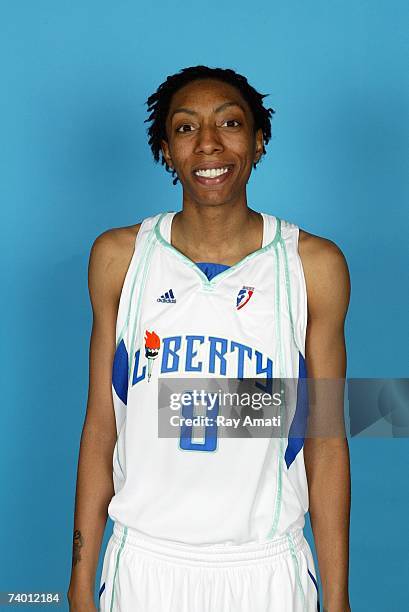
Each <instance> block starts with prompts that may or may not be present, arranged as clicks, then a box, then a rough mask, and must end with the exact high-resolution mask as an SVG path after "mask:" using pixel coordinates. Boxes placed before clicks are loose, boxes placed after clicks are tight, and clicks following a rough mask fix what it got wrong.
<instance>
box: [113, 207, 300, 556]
mask: <svg viewBox="0 0 409 612" xmlns="http://www.w3.org/2000/svg"><path fill="white" fill-rule="evenodd" d="M175 214H176V213H175V212H173V211H172V212H164V213H161V214H157V215H154V216H151V217H148V218H146V219H144V221H143V222H142V224H141V227H140V230H139V232H138V235H137V238H136V242H135V250H134V253H133V256H132V259H131V262H130V265H129V268H128V271H127V274H126V277H125V281H124V285H123V288H122V293H121V296H120V302H119V309H118V318H117V326H116V340H117V348H116V353H115V358H114V364H113V372H112V393H113V402H114V409H115V418H116V426H117V432H118V438H117V442H116V445H115V449H114V454H113V478H114V489H115V495H114V497H113V498H112V500H111V502H110V504H109V507H108V514H109V516H110V518H111V519H112V520H113V521H119V522H120V523H122V524H123V525H126V526H128V527H131V528H133V529H136V530H138V531H140V532H141V533H144V534H147V535H149V536H151V537H156V538H161V539H165V540H169V541H172V542H181V543H187V544H197V545H203V546H204V545H212V544H213V545H215V544H216V545H217V544H220V545H224V544H226V545H227V544H242V543H249V542H263V541H267V540H271V539H274V538H277V537H279V536H282V535H283V534H285V533H286V532H288V531H289V530H292V529H294V528H297V527H298V528H303V526H304V515H305V513H306V512H307V510H308V488H307V479H306V473H305V464H304V455H303V442H304V438H291V439H288V438H285V437H258V438H252V439H251V438H244V437H240V438H237V437H236V438H234V437H221V438H220V439H218V440H217V445H216V446H214V445H213V446H212V445H208V444H207V445H206V444H205V443H203V444H200V443H193V442H192V443H191V444H190V442H189V440H187V441H186V438H185V439H184V441H183V443H182V440H181V438H180V437H178V436H176V435H175V436H174V437H167V438H163V437H159V436H158V382H159V381H158V379H159V378H161V379H163V378H172V377H173V378H175V377H179V378H189V377H195V378H209V377H217V378H218V379H223V378H236V379H237V378H240V379H242V378H273V377H287V378H300V379H301V378H305V377H306V370H305V359H304V358H305V335H306V325H307V296H306V286H305V279H304V274H303V269H302V264H301V260H300V257H299V254H298V236H299V228H298V226H296V225H294V224H292V223H290V222H287V221H285V220H283V219H279V218H277V217H275V216H273V215H269V214H266V213H261V214H262V216H263V222H264V232H263V243H262V247H261V248H260V249H259V250H257V251H255V252H253V253H251V254H249V255H247V256H246V257H245V258H244V259H242V260H241V261H239V262H238V263H236V264H235V265H233V266H231V267H229V268H227V269H225V270H224V271H223V272H221V273H219V274H217V275H216V276H215V277H214V278H212V279H211V280H208V278H207V277H206V275H205V274H204V272H202V270H201V269H200V268H199V267H198V266H197V264H196V263H194V262H193V261H191V260H190V259H188V258H187V257H185V256H184V255H183V254H182V253H181V252H180V251H178V250H177V249H176V248H174V247H173V246H172V245H171V224H172V219H173V217H174V215H175ZM306 410H308V407H307V408H306V406H305V405H302V403H300V402H299V401H298V400H297V406H296V407H295V413H294V419H295V420H296V419H299V418H300V417H301V418H303V417H305V414H306Z"/></svg>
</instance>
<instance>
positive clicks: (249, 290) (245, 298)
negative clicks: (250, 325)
mask: <svg viewBox="0 0 409 612" xmlns="http://www.w3.org/2000/svg"><path fill="white" fill-rule="evenodd" d="M253 293H254V287H246V286H245V285H243V287H242V288H241V289H240V291H239V292H238V294H237V298H236V310H240V308H243V306H245V305H246V304H247V302H249V301H250V298H251V296H252V295H253Z"/></svg>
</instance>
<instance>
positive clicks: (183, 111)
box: [170, 102, 245, 119]
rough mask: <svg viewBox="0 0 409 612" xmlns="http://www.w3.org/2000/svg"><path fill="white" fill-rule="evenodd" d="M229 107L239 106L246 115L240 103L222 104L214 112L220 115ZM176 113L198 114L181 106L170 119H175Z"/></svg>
mask: <svg viewBox="0 0 409 612" xmlns="http://www.w3.org/2000/svg"><path fill="white" fill-rule="evenodd" d="M229 106H238V107H239V108H241V110H242V111H243V113H245V110H244V108H243V106H242V105H241V104H239V103H238V102H224V104H221V105H220V106H218V107H217V108H215V109H214V110H213V112H214V113H220V112H221V111H222V110H224V109H225V108H227V107H229ZM176 113H187V114H188V115H197V114H198V113H197V112H196V111H194V110H192V109H191V108H186V107H185V106H181V107H179V108H176V109H175V110H174V111H173V113H172V115H171V117H170V118H171V119H173V117H174V116H175V115H176Z"/></svg>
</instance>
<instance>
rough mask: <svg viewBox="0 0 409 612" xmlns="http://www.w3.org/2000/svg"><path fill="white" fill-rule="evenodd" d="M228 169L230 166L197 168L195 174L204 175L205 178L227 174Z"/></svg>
mask: <svg viewBox="0 0 409 612" xmlns="http://www.w3.org/2000/svg"><path fill="white" fill-rule="evenodd" d="M228 171H229V169H228V168H209V169H208V170H196V171H195V174H196V175H197V176H203V177H205V178H216V176H221V175H222V174H226V172H228Z"/></svg>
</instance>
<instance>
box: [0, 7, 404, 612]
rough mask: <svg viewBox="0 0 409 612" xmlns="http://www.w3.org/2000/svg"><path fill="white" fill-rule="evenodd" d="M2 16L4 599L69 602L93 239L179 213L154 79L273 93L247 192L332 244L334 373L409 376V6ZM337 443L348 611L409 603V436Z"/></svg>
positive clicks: (259, 205)
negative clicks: (341, 325) (344, 267)
mask: <svg viewBox="0 0 409 612" xmlns="http://www.w3.org/2000/svg"><path fill="white" fill-rule="evenodd" d="M0 11H1V13H0V23H1V25H0V28H1V35H0V51H1V54H0V57H1V64H2V66H1V89H2V95H1V102H0V104H1V113H0V121H1V134H2V136H1V143H2V145H1V149H0V168H1V170H0V171H1V183H0V189H1V200H2V215H3V219H4V223H3V224H2V227H3V232H2V247H3V248H2V285H3V315H2V321H3V325H4V336H3V337H4V338H5V340H4V341H3V345H2V346H3V364H2V374H3V385H2V391H3V410H2V427H1V455H2V457H1V459H2V461H1V465H2V483H3V485H2V493H3V502H2V510H1V512H2V524H3V536H2V559H1V571H0V590H6V591H11V590H16V589H19V590H25V591H27V590H32V591H39V590H47V591H50V590H60V591H63V593H64V594H65V592H66V589H67V587H68V581H69V574H70V563H71V542H72V524H73V505H74V494H75V477H76V468H77V465H76V464H77V457H78V447H79V437H80V432H81V427H82V422H83V418H84V413H85V405H86V394H87V384H88V344H89V334H90V327H91V308H90V304H89V300H88V293H87V263H88V256H89V251H90V248H91V244H92V242H93V240H94V239H95V237H96V236H97V235H98V234H100V233H101V232H103V231H104V230H106V229H108V228H111V227H114V226H123V225H129V224H132V223H135V222H137V221H140V220H141V219H142V218H143V217H145V216H148V215H151V214H154V213H157V212H159V211H161V210H178V209H179V208H180V201H181V191H180V185H178V186H177V187H173V186H172V183H171V177H170V175H168V174H167V173H166V172H165V170H164V169H163V168H162V167H160V166H155V165H154V163H153V160H152V158H151V154H150V150H149V148H148V145H147V139H146V135H145V130H146V124H144V123H143V120H144V119H145V118H146V107H145V106H144V102H145V100H146V98H147V97H148V95H149V94H151V93H152V92H153V91H154V90H155V89H156V87H157V86H158V85H159V83H160V82H162V80H163V79H165V78H166V76H167V75H168V74H171V73H174V72H176V71H178V70H179V69H181V68H182V67H184V66H188V65H196V64H199V63H203V64H207V65H210V66H220V67H231V68H233V69H235V70H237V71H239V72H241V73H243V74H245V75H246V76H247V77H248V79H249V81H250V82H251V83H252V84H253V85H254V86H255V87H256V88H257V89H259V91H261V92H262V93H269V94H270V96H269V97H268V98H266V104H268V105H269V106H273V108H275V110H276V115H275V116H274V118H273V137H272V140H271V142H270V144H269V146H268V155H267V157H266V158H265V159H264V160H263V162H262V163H261V165H260V166H259V168H258V169H257V171H256V172H255V173H254V174H253V176H252V178H251V182H250V185H249V190H248V193H249V204H250V206H252V207H253V208H255V209H256V210H264V211H266V212H270V213H273V214H276V215H278V216H281V217H284V218H286V219H288V220H290V221H293V222H295V223H297V224H298V225H300V226H301V227H302V228H304V229H305V230H307V231H309V232H312V233H314V234H318V235H321V236H325V237H327V238H330V239H332V240H334V241H335V242H336V243H337V244H338V245H339V246H340V247H341V249H342V250H343V252H344V253H345V255H346V258H347V260H348V263H349V268H350V273H351V278H352V297H351V306H350V311H349V314H348V318H347V325H346V332H347V342H348V355H349V359H348V374H349V376H358V377H364V376H365V377H389V376H390V377H405V376H408V348H407V347H408V325H407V315H408V306H407V305H408V297H409V295H408V293H409V289H408V287H409V283H408V274H407V271H408V249H407V242H408V240H407V236H408V211H407V208H408V191H409V189H408V178H407V172H408V123H409V122H408V89H409V83H408V79H407V67H408V56H409V54H408V38H407V31H408V20H409V5H408V3H407V2H404V1H403V0H401V1H399V0H395V1H394V2H390V1H388V2H387V1H386V0H377V2H370V1H369V0H367V1H363V0H343V1H342V2H341V1H339V0H333V1H328V0H319V1H312V2H303V1H301V0H294V1H293V2H291V3H289V2H287V3H285V2H277V1H276V0H270V1H267V0H263V1H261V2H257V3H255V2H250V3H248V2H243V1H241V0H238V1H237V2H235V3H220V2H207V3H205V4H203V3H198V4H193V3H191V2H187V1H186V0H185V1H180V0H173V2H165V1H163V0H160V1H156V2H145V3H143V4H142V3H137V2H136V1H134V2H131V1H129V0H121V1H119V2H107V1H106V0H99V1H98V2H96V1H95V0H89V1H88V2H85V3H84V2H80V1H79V0H70V1H68V0H64V1H62V0H59V1H55V0H53V1H51V0H38V1H37V2H30V1H28V0H26V1H16V2H14V3H11V2H4V3H2V7H1V9H0ZM350 449H351V460H352V474H353V479H352V480H353V482H352V486H353V504H352V527H351V579H350V594H351V603H352V609H353V611H354V612H358V611H360V610H362V611H365V612H366V611H368V610H371V611H375V610H376V611H378V610H379V611H384V610H396V611H398V610H399V611H401V610H403V609H407V604H408V574H407V568H408V555H409V553H408V550H409V548H408V544H409V538H408V532H407V515H408V501H409V493H408V476H407V472H408V470H407V466H408V450H409V443H408V440H407V439H401V440H374V439H370V440H359V439H354V440H352V441H351V444H350ZM323 503H325V502H324V501H323ZM110 527H111V525H109V528H108V529H107V532H106V538H105V544H106V541H107V537H108V535H109V533H110ZM307 535H308V537H309V539H310V533H309V532H307ZM310 541H311V539H310ZM104 546H105V545H104ZM100 569H101V566H100V568H99V571H100ZM98 578H99V573H98ZM65 608H66V603H65V602H64V609H65Z"/></svg>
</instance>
